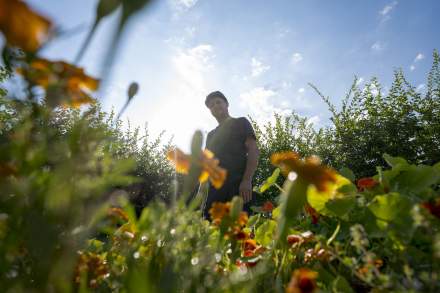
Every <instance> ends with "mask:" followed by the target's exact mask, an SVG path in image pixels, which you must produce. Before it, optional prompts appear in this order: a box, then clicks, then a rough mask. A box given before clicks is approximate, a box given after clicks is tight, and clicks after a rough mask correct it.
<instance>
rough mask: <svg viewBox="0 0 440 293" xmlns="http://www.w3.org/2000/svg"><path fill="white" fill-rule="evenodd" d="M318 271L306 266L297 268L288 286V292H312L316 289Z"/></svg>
mask: <svg viewBox="0 0 440 293" xmlns="http://www.w3.org/2000/svg"><path fill="white" fill-rule="evenodd" d="M317 276H318V273H317V272H315V271H311V270H309V269H306V268H301V269H297V270H295V271H294V272H293V273H292V278H291V279H290V283H289V285H288V286H287V288H286V292H287V293H311V292H315V290H316V288H317V287H316V277H317Z"/></svg>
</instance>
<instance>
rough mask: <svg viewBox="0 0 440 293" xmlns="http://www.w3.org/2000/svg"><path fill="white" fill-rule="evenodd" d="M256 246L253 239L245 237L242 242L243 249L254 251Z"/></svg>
mask: <svg viewBox="0 0 440 293" xmlns="http://www.w3.org/2000/svg"><path fill="white" fill-rule="evenodd" d="M256 248H257V242H256V241H255V240H254V239H247V240H246V241H245V242H243V251H248V250H250V251H254V250H255V249H256Z"/></svg>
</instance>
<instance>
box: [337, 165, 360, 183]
mask: <svg viewBox="0 0 440 293" xmlns="http://www.w3.org/2000/svg"><path fill="white" fill-rule="evenodd" d="M339 173H340V174H341V175H342V176H344V177H345V178H347V179H350V181H351V182H354V180H355V179H356V176H355V175H354V173H353V171H351V170H350V169H348V168H347V167H342V168H341V170H339Z"/></svg>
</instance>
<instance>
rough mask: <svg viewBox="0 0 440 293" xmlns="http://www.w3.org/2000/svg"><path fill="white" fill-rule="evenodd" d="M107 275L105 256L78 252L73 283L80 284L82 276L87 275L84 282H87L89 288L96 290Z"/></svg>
mask: <svg viewBox="0 0 440 293" xmlns="http://www.w3.org/2000/svg"><path fill="white" fill-rule="evenodd" d="M108 273H109V268H108V265H107V261H106V259H105V255H99V254H95V253H93V252H80V253H79V258H78V263H77V265H76V268H75V277H74V280H75V283H77V284H79V283H81V277H82V275H83V274H87V278H86V280H90V281H89V284H88V285H89V287H91V288H96V287H97V286H98V285H99V283H100V282H102V281H103V280H104V279H105V278H106V276H107V275H108Z"/></svg>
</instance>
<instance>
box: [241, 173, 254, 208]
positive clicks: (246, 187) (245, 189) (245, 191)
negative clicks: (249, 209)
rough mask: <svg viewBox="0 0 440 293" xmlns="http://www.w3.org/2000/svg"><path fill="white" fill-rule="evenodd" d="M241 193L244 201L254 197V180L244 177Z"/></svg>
mask: <svg viewBox="0 0 440 293" xmlns="http://www.w3.org/2000/svg"><path fill="white" fill-rule="evenodd" d="M240 195H241V197H243V201H244V203H247V202H249V201H251V199H252V181H251V180H247V179H243V180H242V181H241V183H240Z"/></svg>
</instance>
